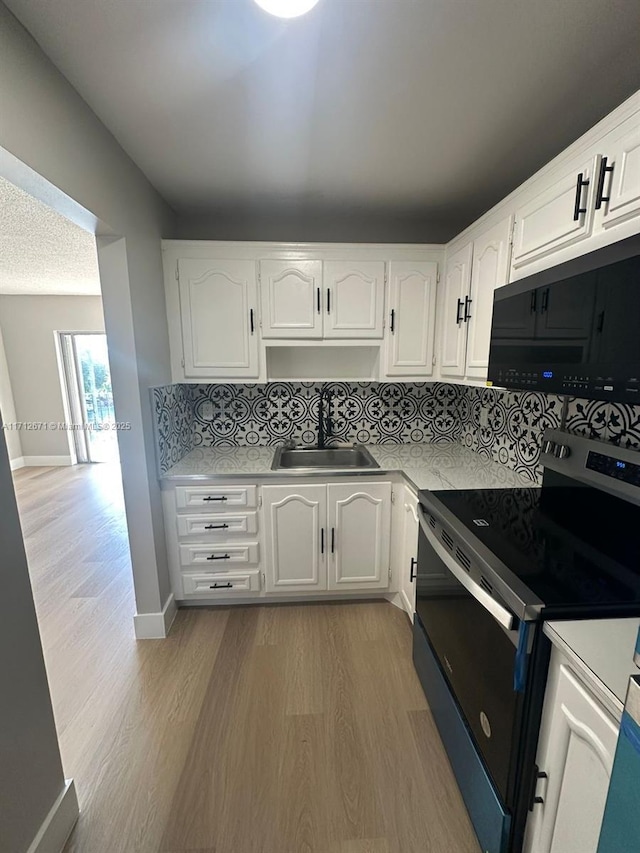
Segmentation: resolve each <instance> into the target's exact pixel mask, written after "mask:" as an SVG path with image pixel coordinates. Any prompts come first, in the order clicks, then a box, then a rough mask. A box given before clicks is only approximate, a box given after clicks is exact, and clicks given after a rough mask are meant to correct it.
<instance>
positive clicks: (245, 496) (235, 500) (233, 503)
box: [176, 486, 258, 510]
mask: <svg viewBox="0 0 640 853" xmlns="http://www.w3.org/2000/svg"><path fill="white" fill-rule="evenodd" d="M257 499H258V487H257V486H219V487H216V486H178V487H177V488H176V505H177V507H178V509H191V508H195V507H206V508H207V509H209V510H217V509H220V510H226V509H229V508H230V507H255V506H257Z"/></svg>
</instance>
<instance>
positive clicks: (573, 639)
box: [544, 617, 640, 719]
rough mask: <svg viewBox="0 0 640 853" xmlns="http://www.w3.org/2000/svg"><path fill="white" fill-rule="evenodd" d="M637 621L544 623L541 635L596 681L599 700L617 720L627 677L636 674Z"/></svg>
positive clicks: (625, 692) (639, 621)
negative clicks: (603, 702)
mask: <svg viewBox="0 0 640 853" xmlns="http://www.w3.org/2000/svg"><path fill="white" fill-rule="evenodd" d="M639 629H640V619H638V618H635V617H633V618H629V619H584V620H581V621H575V622H555V621H551V622H547V623H546V624H545V626H544V632H545V634H546V635H547V636H548V637H549V639H550V640H551V642H552V643H553V644H554V645H556V646H558V648H560V649H561V650H562V651H563V652H564V653H565V654H566V655H567V656H568V657H569V659H570V660H571V661H572V662H573V664H574V665H575V666H576V667H577V668H578V670H580V671H582V673H583V674H584V675H585V676H586V677H587V678H588V679H589V681H592V680H593V678H595V679H596V680H597V682H599V686H600V687H601V688H602V689H601V691H600V693H601V697H602V698H603V699H604V700H605V702H606V704H607V705H608V706H609V709H610V710H611V712H612V713H614V714H615V716H616V717H617V718H618V719H620V716H621V714H622V708H623V705H624V700H625V697H626V695H627V687H628V685H629V676H631V675H638V673H639V671H640V670H638V667H637V666H636V665H635V664H634V662H633V652H634V649H635V646H636V638H637V636H638V630H639Z"/></svg>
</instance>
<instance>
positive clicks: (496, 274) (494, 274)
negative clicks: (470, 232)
mask: <svg viewBox="0 0 640 853" xmlns="http://www.w3.org/2000/svg"><path fill="white" fill-rule="evenodd" d="M512 224H513V217H512V216H508V217H507V218H506V219H503V220H502V222H499V223H498V224H497V225H494V226H493V227H491V228H489V229H487V231H485V232H484V234H481V235H480V236H479V237H478V238H477V239H476V240H475V241H474V243H473V265H472V267H471V304H470V310H469V311H467V317H468V318H469V319H468V321H467V323H468V333H467V334H468V338H467V369H466V375H467V376H469V377H471V378H473V379H486V378H487V370H488V367H489V343H490V340H491V319H492V316H493V292H494V290H495V289H496V288H497V287H502V285H503V284H506V283H507V281H508V278H509V248H510V246H509V241H510V239H511V227H512ZM469 315H470V316H469Z"/></svg>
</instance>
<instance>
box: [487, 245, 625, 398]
mask: <svg viewBox="0 0 640 853" xmlns="http://www.w3.org/2000/svg"><path fill="white" fill-rule="evenodd" d="M488 379H489V382H490V384H493V385H495V386H500V387H502V388H518V389H521V390H527V391H549V392H552V393H555V394H571V395H574V396H577V397H586V398H588V399H592V400H613V401H616V402H621V403H637V404H640V235H637V236H634V237H629V238H628V239H626V240H621V241H620V242H619V243H614V244H613V245H611V246H605V247H604V248H602V249H598V250H597V251H595V252H591V253H589V254H588V255H583V256H582V257H580V258H576V259H575V260H572V261H568V262H567V263H564V264H560V265H559V266H556V267H553V268H551V269H548V270H544V271H543V272H540V273H536V274H535V275H531V276H529V277H528V278H524V279H521V280H520V281H516V282H514V283H513V284H507V285H506V286H505V287H500V288H498V289H497V290H496V292H495V295H494V302H493V322H492V325H491V349H490V353H489V375H488Z"/></svg>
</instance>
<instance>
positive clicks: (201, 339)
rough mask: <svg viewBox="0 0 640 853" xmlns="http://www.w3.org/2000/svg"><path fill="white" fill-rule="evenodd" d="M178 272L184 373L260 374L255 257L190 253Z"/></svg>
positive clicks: (217, 375)
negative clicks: (236, 258)
mask: <svg viewBox="0 0 640 853" xmlns="http://www.w3.org/2000/svg"><path fill="white" fill-rule="evenodd" d="M178 275H179V279H180V314H181V319H182V345H183V353H184V373H185V376H186V377H193V378H198V377H203V378H205V377H206V378H208V377H211V378H227V379H234V378H242V377H246V378H251V379H257V378H258V375H259V369H258V336H257V334H256V323H257V315H256V299H257V288H256V268H255V264H254V262H253V261H233V260H222V261H217V260H203V259H195V258H185V259H181V260H180V261H179V262H178Z"/></svg>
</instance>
